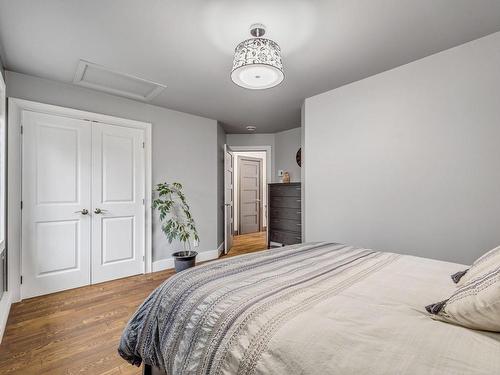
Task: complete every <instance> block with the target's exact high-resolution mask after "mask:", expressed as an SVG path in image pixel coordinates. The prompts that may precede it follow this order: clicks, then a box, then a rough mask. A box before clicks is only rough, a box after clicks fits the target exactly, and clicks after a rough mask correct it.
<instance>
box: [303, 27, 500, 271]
mask: <svg viewBox="0 0 500 375" xmlns="http://www.w3.org/2000/svg"><path fill="white" fill-rule="evenodd" d="M499 46H500V33H496V34H492V35H490V36H487V37H485V38H482V39H478V40H476V41H473V42H470V43H467V44H464V45H462V46H459V47H456V48H453V49H450V50H447V51H444V52H441V53H439V54H436V55H433V56H430V57H427V58H424V59H422V60H419V61H416V62H413V63H410V64H408V65H404V66H402V67H398V68H396V69H393V70H390V71H387V72H384V73H382V74H379V75H376V76H373V77H370V78H367V79H365V80H362V81H359V82H355V83H353V84H349V85H347V86H344V87H341V88H338V89H336V90H333V91H329V92H327V93H324V94H321V95H318V96H315V97H312V98H309V99H307V100H306V101H305V124H304V126H305V129H304V132H305V134H304V142H305V148H306V154H307V161H306V164H307V167H306V169H305V184H306V189H305V194H306V196H305V204H306V207H305V224H306V240H307V241H317V240H327V241H339V242H343V243H349V244H355V245H360V246H366V247H372V248H376V249H381V250H387V251H394V252H401V253H409V254H414V255H418V256H423V257H429V258H436V259H443V260H449V261H455V262H460V263H467V264H469V263H471V262H472V261H473V260H474V259H475V258H476V257H478V256H479V255H481V254H482V253H483V252H485V251H486V250H488V249H491V248H493V247H494V246H497V245H499V244H500V230H499V228H500V147H499V145H500V69H499V67H500V47H499Z"/></svg>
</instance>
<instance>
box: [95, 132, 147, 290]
mask: <svg viewBox="0 0 500 375" xmlns="http://www.w3.org/2000/svg"><path fill="white" fill-rule="evenodd" d="M92 150H93V151H92V165H93V172H92V176H93V177H92V216H93V219H92V283H99V282H103V281H107V280H112V279H117V278H121V277H126V276H130V275H136V274H139V273H142V272H144V258H143V256H144V248H145V242H144V238H145V236H144V229H145V226H144V216H145V194H144V192H145V191H144V189H145V186H144V185H145V184H144V182H145V180H144V177H145V176H144V170H145V168H144V130H142V129H132V128H126V127H122V126H116V125H108V124H103V123H93V124H92Z"/></svg>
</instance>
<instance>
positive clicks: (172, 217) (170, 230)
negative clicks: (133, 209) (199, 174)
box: [153, 182, 200, 250]
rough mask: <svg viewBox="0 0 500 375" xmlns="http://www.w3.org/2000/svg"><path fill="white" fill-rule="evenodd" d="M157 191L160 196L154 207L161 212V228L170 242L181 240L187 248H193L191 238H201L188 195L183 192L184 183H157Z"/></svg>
mask: <svg viewBox="0 0 500 375" xmlns="http://www.w3.org/2000/svg"><path fill="white" fill-rule="evenodd" d="M155 191H156V192H157V193H158V198H156V199H154V200H153V208H155V209H157V210H158V212H159V213H160V221H161V222H162V227H161V228H162V230H163V232H164V233H165V235H166V236H167V239H168V242H169V243H172V241H174V240H179V241H180V242H182V244H183V245H184V249H185V250H187V249H191V244H190V241H189V240H190V239H191V238H192V239H194V240H196V241H199V240H200V238H199V237H198V232H197V230H196V225H195V222H194V219H193V217H192V216H191V212H190V211H189V210H190V208H189V205H188V203H187V200H186V196H185V195H184V193H183V192H182V185H181V184H180V183H178V182H173V183H171V184H169V183H167V182H164V183H161V184H158V185H156V187H155ZM186 244H187V246H186Z"/></svg>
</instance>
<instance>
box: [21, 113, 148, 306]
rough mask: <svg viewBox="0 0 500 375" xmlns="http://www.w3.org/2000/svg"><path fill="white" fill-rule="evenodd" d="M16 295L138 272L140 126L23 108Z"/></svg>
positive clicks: (141, 230)
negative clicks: (18, 291)
mask: <svg viewBox="0 0 500 375" xmlns="http://www.w3.org/2000/svg"><path fill="white" fill-rule="evenodd" d="M22 125H23V136H22V138H23V173H22V178H23V180H22V196H23V209H22V260H21V262H22V265H21V269H22V285H21V291H22V297H23V298H29V297H33V296H37V295H42V294H47V293H52V292H56V291H60V290H64V289H70V288H76V287H80V286H84V285H89V284H93V283H99V282H102V281H107V280H111V279H116V278H120V277H125V276H130V275H135V274H139V273H142V272H144V248H145V237H144V233H145V207H144V200H143V199H144V189H145V160H144V148H143V147H144V143H143V142H144V130H142V129H135V128H127V127H122V126H117V125H110V124H103V123H97V122H90V121H86V120H80V119H73V118H69V117H63V116H56V115H49V114H42V113H36V112H29V111H24V112H23V115H22Z"/></svg>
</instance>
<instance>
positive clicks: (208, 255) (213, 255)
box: [196, 250, 219, 262]
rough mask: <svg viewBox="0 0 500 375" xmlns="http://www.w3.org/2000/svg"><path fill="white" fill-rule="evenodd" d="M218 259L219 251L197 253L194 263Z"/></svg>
mask: <svg viewBox="0 0 500 375" xmlns="http://www.w3.org/2000/svg"><path fill="white" fill-rule="evenodd" d="M218 257H219V250H208V251H202V252H201V253H198V256H197V257H196V262H206V261H207V260H214V259H217V258H218Z"/></svg>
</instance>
